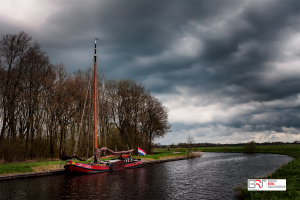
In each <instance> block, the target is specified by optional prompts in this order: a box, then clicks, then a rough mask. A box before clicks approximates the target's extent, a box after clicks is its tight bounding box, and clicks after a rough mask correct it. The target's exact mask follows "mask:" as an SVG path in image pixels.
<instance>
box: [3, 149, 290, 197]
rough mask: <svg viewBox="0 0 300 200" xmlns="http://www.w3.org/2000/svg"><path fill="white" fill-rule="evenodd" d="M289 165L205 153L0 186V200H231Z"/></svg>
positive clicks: (275, 159)
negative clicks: (252, 182) (244, 186)
mask: <svg viewBox="0 0 300 200" xmlns="http://www.w3.org/2000/svg"><path fill="white" fill-rule="evenodd" d="M291 160H292V158H291V157H289V156H285V155H278V154H253V155H250V154H242V153H206V152H205V153H203V154H202V157H200V158H195V159H189V160H180V161H173V162H166V163H158V164H147V165H144V166H143V167H142V168H138V169H131V170H126V171H116V172H108V173H100V174H89V175H68V174H62V175H52V176H44V177H36V178H26V179H17V180H8V181H0V199H117V200H122V199H155V200H159V199H172V200H173V199H214V200H215V199H222V200H225V199H235V196H236V192H235V190H234V188H235V187H236V186H239V185H241V184H242V183H243V182H247V179H248V178H253V177H262V176H266V175H267V174H268V173H272V172H274V171H275V170H276V169H277V168H279V167H280V166H281V165H283V164H286V163H288V162H290V161H291Z"/></svg>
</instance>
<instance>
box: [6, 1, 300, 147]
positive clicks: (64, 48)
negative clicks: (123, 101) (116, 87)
mask: <svg viewBox="0 0 300 200" xmlns="http://www.w3.org/2000/svg"><path fill="white" fill-rule="evenodd" d="M0 3H1V7H0V34H1V35H4V34H7V33H15V34H17V33H19V32H20V31H25V32H26V33H28V34H29V35H30V36H32V38H33V40H36V41H38V42H39V43H40V44H41V45H42V47H43V50H45V51H46V52H47V53H48V55H49V57H50V60H51V62H52V63H53V64H57V63H60V62H62V63H64V65H65V66H66V68H67V69H68V71H69V72H70V73H71V72H73V71H76V70H77V69H80V68H81V69H87V68H89V67H90V66H91V63H92V59H93V51H94V38H95V37H97V38H99V39H101V40H103V41H104V42H103V43H98V53H99V55H100V57H101V61H102V63H103V66H102V67H101V69H100V70H102V71H103V72H105V75H106V77H107V78H109V79H112V78H113V79H122V78H124V79H128V78H132V79H135V80H136V81H137V82H141V83H143V84H144V85H145V86H146V89H149V90H150V91H151V93H152V94H154V95H155V96H156V97H157V98H158V99H159V100H160V101H162V102H163V104H164V106H166V107H167V108H168V109H169V121H170V123H171V124H172V132H171V133H169V134H168V135H166V136H165V137H164V138H161V139H158V140H157V141H156V142H159V143H161V144H171V143H175V144H176V143H179V142H186V140H187V137H188V135H191V136H192V137H194V139H195V141H196V142H197V143H198V142H199V143H202V142H213V143H236V142H247V141H250V140H255V141H256V142H267V141H269V142H274V141H283V142H293V141H295V140H300V113H299V111H300V12H299V10H300V1H298V0H285V1H282V0H280V1H276V0H272V1H262V0H257V1H255V0H245V1H243V0H237V1H234V0H225V1H221V0H209V1H208V0H207V1H188V0H185V1H177V0H173V1H171V0H168V1H167V0H166V1H162V0H151V1H147V0H124V1H121V0H116V1H111V0H104V1H103V0H102V1H99V0H94V1H93V0H88V1H76V0H75V1H74V0H72V1H71V0H69V1H55V0H54V1H53V0H51V1H50V0H49V1H40V0H33V1H16V0H0Z"/></svg>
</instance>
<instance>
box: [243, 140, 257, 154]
mask: <svg viewBox="0 0 300 200" xmlns="http://www.w3.org/2000/svg"><path fill="white" fill-rule="evenodd" d="M255 147H256V145H255V142H254V141H251V142H247V143H246V144H245V146H244V147H243V149H244V153H254V151H255Z"/></svg>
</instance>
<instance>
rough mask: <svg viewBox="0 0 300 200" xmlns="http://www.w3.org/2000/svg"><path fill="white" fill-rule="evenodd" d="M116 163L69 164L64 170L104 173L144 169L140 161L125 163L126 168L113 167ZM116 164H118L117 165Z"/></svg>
mask: <svg viewBox="0 0 300 200" xmlns="http://www.w3.org/2000/svg"><path fill="white" fill-rule="evenodd" d="M113 164H114V163H109V164H98V165H88V164H83V163H76V162H69V163H67V164H66V165H65V166H64V168H65V169H66V170H67V171H68V172H71V173H102V172H111V171H117V170H126V169H134V168H139V167H142V165H143V161H142V160H138V161H137V162H131V163H125V166H124V165H123V166H124V167H119V166H117V167H113ZM115 164H116V163H115Z"/></svg>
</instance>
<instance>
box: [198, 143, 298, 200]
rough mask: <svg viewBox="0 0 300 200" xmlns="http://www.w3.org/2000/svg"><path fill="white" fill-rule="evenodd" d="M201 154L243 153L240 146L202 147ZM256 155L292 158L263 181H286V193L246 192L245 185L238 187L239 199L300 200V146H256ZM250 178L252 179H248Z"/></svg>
mask: <svg viewBox="0 0 300 200" xmlns="http://www.w3.org/2000/svg"><path fill="white" fill-rule="evenodd" d="M200 149H201V151H202V152H227V153H240V152H243V147H242V146H228V147H203V148H200ZM255 152H256V153H277V154H285V155H289V156H292V157H294V158H295V159H293V160H292V161H291V162H289V163H288V164H286V165H283V166H282V167H281V168H280V169H277V170H276V171H275V172H274V173H273V174H271V175H269V176H267V177H258V178H263V179H286V186H287V188H286V191H285V192H284V191H280V192H279V191H251V192H250V191H248V189H247V185H246V183H245V185H244V187H238V188H236V190H237V191H238V192H239V198H240V199H251V200H252V199H255V200H256V199H264V200H265V199H272V200H273V199H300V144H290V145H256V149H255ZM249 178H252V177H249Z"/></svg>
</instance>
